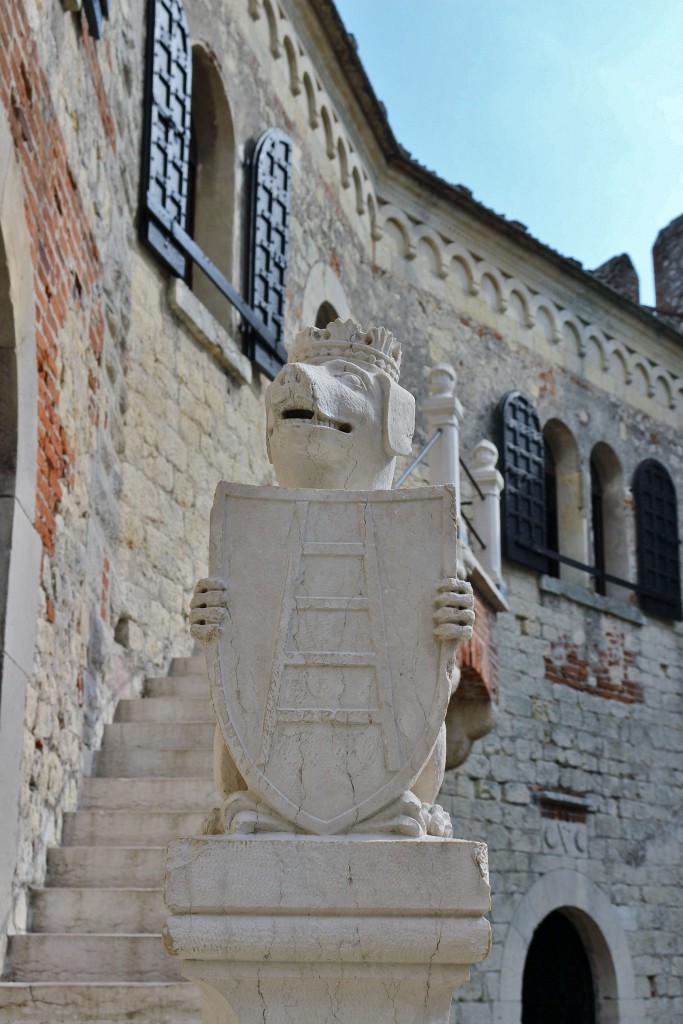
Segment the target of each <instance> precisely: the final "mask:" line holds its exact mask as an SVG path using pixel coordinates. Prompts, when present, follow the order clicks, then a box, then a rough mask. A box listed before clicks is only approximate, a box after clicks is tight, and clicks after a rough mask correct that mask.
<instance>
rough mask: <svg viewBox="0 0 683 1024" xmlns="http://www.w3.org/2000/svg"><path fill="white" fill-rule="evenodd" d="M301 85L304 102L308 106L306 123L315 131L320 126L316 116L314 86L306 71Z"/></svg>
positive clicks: (318, 118) (318, 117)
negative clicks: (302, 85) (304, 95)
mask: <svg viewBox="0 0 683 1024" xmlns="http://www.w3.org/2000/svg"><path fill="white" fill-rule="evenodd" d="M303 83H304V91H305V93H306V102H307V104H308V123H309V125H310V126H311V128H313V129H316V128H317V127H318V125H319V124H320V115H319V114H318V104H317V101H316V96H315V86H314V85H313V79H312V78H311V76H310V75H309V73H308V71H304V74H303Z"/></svg>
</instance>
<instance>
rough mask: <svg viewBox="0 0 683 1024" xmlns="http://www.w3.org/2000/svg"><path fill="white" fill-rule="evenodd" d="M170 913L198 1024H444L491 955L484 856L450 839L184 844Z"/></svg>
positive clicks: (215, 839) (175, 858)
mask: <svg viewBox="0 0 683 1024" xmlns="http://www.w3.org/2000/svg"><path fill="white" fill-rule="evenodd" d="M166 903H167V906H168V911H169V917H168V920H167V926H166V935H165V944H166V948H167V951H168V952H169V953H170V954H171V955H174V956H178V957H180V958H181V959H182V961H183V964H182V967H183V973H184V974H185V976H186V977H187V978H190V979H191V980H192V981H193V982H194V983H195V984H196V985H197V986H198V988H199V990H200V992H201V996H202V1007H203V1021H204V1024H219V1022H220V1024H238V1022H239V1024H328V1022H330V1021H336V1022H339V1024H384V1022H386V1024H446V1022H447V1021H448V1017H449V1010H450V1004H451V998H452V996H453V993H454V991H455V990H456V989H457V988H458V987H459V986H460V985H462V984H463V982H465V981H466V980H467V978H468V977H469V967H470V965H471V964H473V963H476V962H478V961H480V960H483V959H484V958H485V957H486V955H487V954H488V951H489V946H490V932H489V924H488V922H487V921H486V920H485V918H484V917H483V914H485V913H486V912H487V911H488V909H489V905H490V901H489V885H488V872H487V859H486V846H485V845H483V844H481V843H470V842H463V841H460V840H454V839H420V840H412V839H396V838H393V837H392V838H386V839H384V838H372V837H367V838H361V837H355V838H350V837H348V836H344V837H339V836H334V837H318V836H302V835H292V836H282V835H268V836H250V837H246V838H245V837H242V836H234V835H232V836H201V837H197V838H193V839H182V840H177V841H175V842H173V843H171V844H170V846H169V850H168V861H167V874H166Z"/></svg>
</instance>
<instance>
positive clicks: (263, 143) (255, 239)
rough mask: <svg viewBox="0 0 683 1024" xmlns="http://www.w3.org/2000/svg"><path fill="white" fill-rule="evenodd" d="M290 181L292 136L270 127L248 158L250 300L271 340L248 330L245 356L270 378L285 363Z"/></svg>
mask: <svg viewBox="0 0 683 1024" xmlns="http://www.w3.org/2000/svg"><path fill="white" fill-rule="evenodd" d="M291 180H292V140H291V139H290V137H289V136H288V135H287V134H286V133H285V132H283V131H282V130H281V129H280V128H269V129H268V131H266V132H264V133H263V135H262V136H261V138H260V139H259V140H258V142H257V143H256V148H255V149H254V155H253V158H252V170H251V246H250V253H249V256H250V260H249V299H250V302H251V305H252V307H253V309H254V311H255V312H256V313H257V314H258V316H259V317H260V318H261V320H262V321H263V323H264V324H265V325H266V327H267V328H268V330H269V331H271V333H272V334H273V336H274V342H275V343H274V345H270V344H267V343H266V344H264V343H263V341H262V340H261V338H260V337H258V336H257V335H256V334H255V333H254V332H253V331H252V332H251V337H250V341H251V344H250V353H249V354H250V356H251V358H252V359H253V360H254V362H255V363H256V365H257V366H258V367H259V368H260V369H262V370H264V371H265V372H266V373H268V374H269V375H270V376H271V377H274V376H275V374H276V373H277V372H278V370H279V369H280V367H281V366H283V365H284V364H285V363H286V362H287V350H286V349H285V337H284V327H285V300H286V297H287V281H286V279H287V252H288V249H289V206H290V191H291Z"/></svg>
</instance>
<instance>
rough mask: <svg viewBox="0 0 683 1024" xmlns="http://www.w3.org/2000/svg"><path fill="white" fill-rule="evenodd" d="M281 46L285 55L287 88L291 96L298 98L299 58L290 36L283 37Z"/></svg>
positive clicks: (299, 81) (299, 89) (299, 84)
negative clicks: (287, 78) (287, 76)
mask: <svg viewBox="0 0 683 1024" xmlns="http://www.w3.org/2000/svg"><path fill="white" fill-rule="evenodd" d="M282 45H283V47H284V51H285V54H286V55H287V65H288V67H289V88H290V91H291V93H292V96H298V95H299V93H300V92H301V78H300V76H299V58H298V55H297V52H296V49H295V46H294V43H293V42H292V39H291V37H290V36H285V37H284V39H283V41H282Z"/></svg>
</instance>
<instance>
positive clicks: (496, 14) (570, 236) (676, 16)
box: [336, 0, 683, 305]
mask: <svg viewBox="0 0 683 1024" xmlns="http://www.w3.org/2000/svg"><path fill="white" fill-rule="evenodd" d="M336 3H337V7H338V10H339V12H340V14H341V16H342V18H343V20H344V24H345V25H346V28H347V29H348V31H349V32H351V33H353V35H354V36H355V37H356V40H357V42H358V48H359V54H360V57H361V60H362V61H363V64H364V65H365V69H366V71H367V73H368V75H369V77H370V81H371V82H372V84H373V87H374V90H375V92H376V94H377V96H378V97H379V99H380V100H382V101H383V102H384V103H385V105H386V107H387V111H388V116H389V122H390V124H391V127H392V129H393V131H394V134H395V135H396V137H397V139H398V140H399V142H401V143H402V144H403V145H404V146H405V147H406V149H408V150H410V152H411V153H412V155H413V156H414V157H415V158H416V159H417V160H419V161H420V163H422V164H425V165H426V166H427V167H429V168H430V169H432V170H434V171H436V173H437V174H439V175H440V176H441V177H443V178H445V179H447V180H448V181H450V182H454V183H459V184H462V185H466V186H467V187H468V188H471V189H472V191H473V192H474V195H475V196H476V198H477V199H479V200H480V201H481V202H483V203H484V204H485V205H486V206H489V207H491V208H492V209H494V210H496V211H497V212H498V213H502V214H505V216H507V217H510V218H512V219H515V220H520V221H522V223H524V224H526V225H527V227H528V228H529V231H530V232H531V233H532V234H533V235H535V236H536V237H537V238H539V239H540V240H541V241H542V242H545V243H546V244H547V245H550V246H552V247H553V248H554V249H557V250H558V251H559V252H561V253H562V254H563V255H565V256H572V257H574V258H575V259H578V260H580V261H581V262H582V263H583V264H584V266H585V267H587V268H588V269H593V268H594V267H596V266H598V265H599V264H600V263H602V262H604V261H605V260H606V259H608V258H609V257H610V256H615V255H617V254H618V253H622V252H628V253H629V255H630V256H631V259H632V260H633V262H634V263H635V265H636V269H637V270H638V274H639V277H640V285H641V302H644V303H646V304H648V305H651V304H653V303H654V288H653V282H652V259H651V248H652V244H653V242H654V240H655V237H656V235H657V232H658V231H659V229H660V228H661V227H663V226H664V225H665V224H668V223H669V221H671V220H672V219H673V218H674V217H676V216H678V215H679V214H681V213H683V0H336Z"/></svg>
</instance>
